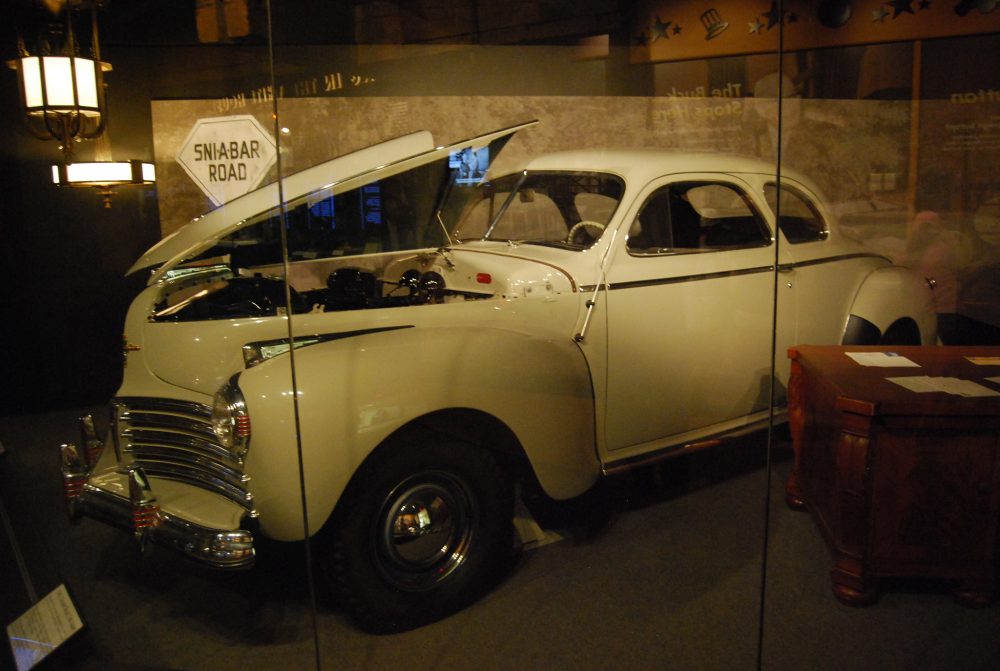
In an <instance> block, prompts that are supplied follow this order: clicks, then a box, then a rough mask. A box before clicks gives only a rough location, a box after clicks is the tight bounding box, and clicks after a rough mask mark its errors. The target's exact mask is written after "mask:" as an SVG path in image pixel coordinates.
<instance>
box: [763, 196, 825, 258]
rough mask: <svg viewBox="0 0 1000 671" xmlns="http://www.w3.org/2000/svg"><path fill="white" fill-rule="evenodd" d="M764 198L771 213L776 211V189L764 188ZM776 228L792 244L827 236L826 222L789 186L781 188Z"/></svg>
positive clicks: (821, 238) (805, 199)
mask: <svg viewBox="0 0 1000 671" xmlns="http://www.w3.org/2000/svg"><path fill="white" fill-rule="evenodd" d="M764 198H766V199H767V204H768V207H770V208H771V212H775V211H776V210H777V202H778V188H777V186H775V185H774V184H767V185H765V186H764ZM778 228H780V229H781V232H782V233H784V234H785V239H786V240H788V242H790V243H792V244H798V243H800V242H817V241H819V240H826V237H827V235H828V234H829V233H828V231H827V228H826V222H825V221H823V217H821V216H820V214H819V211H818V210H817V209H816V207H815V206H814V205H813V204H812V203H811V202H810V201H809V199H808V198H807V197H806V196H805V195H804V194H802V193H800V192H799V191H797V190H796V189H794V188H791V187H789V186H785V185H782V187H781V218H780V220H779V221H778Z"/></svg>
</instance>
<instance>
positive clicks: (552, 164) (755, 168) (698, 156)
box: [524, 148, 813, 188]
mask: <svg viewBox="0 0 1000 671" xmlns="http://www.w3.org/2000/svg"><path fill="white" fill-rule="evenodd" d="M524 168H525V169H527V170H542V171H544V170H581V171H588V172H589V171H599V172H609V173H613V174H616V175H620V176H622V177H624V178H625V180H626V181H641V182H645V181H648V180H650V179H653V178H655V177H659V176H661V175H670V174H675V173H682V172H709V173H711V172H722V173H732V174H738V173H754V174H760V175H774V174H775V173H776V170H777V164H776V163H775V162H772V161H765V160H762V159H759V158H756V157H753V156H743V155H739V154H726V153H714V152H686V151H676V150H670V149H654V148H633V149H627V148H626V149H615V148H598V149H581V150H573V151H561V152H555V153H552V154H547V155H545V156H539V157H537V158H534V159H531V160H530V161H529V162H528V163H527V165H525V166H524ZM781 173H782V175H783V176H785V177H790V178H792V179H794V180H796V181H799V182H803V183H805V184H807V185H810V183H809V180H808V179H806V178H805V177H804V176H803V175H801V173H798V172H797V171H795V170H789V169H788V168H787V167H786V166H782V169H781ZM810 188H813V187H812V185H810Z"/></svg>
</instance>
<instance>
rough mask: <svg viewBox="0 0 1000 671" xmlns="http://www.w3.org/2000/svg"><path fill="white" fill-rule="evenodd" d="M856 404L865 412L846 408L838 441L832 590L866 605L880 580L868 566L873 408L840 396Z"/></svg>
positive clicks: (852, 602)
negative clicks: (850, 410) (836, 519)
mask: <svg viewBox="0 0 1000 671" xmlns="http://www.w3.org/2000/svg"><path fill="white" fill-rule="evenodd" d="M841 404H844V405H852V406H856V409H861V410H863V411H864V413H863V414H855V413H853V412H843V414H842V415H841V420H842V427H841V428H842V430H841V433H840V439H839V441H838V442H837V448H836V449H837V466H836V471H837V472H836V474H835V477H836V479H837V484H836V490H835V491H836V495H835V502H834V505H835V506H836V508H837V510H838V513H839V514H838V515H837V517H838V518H839V524H840V530H839V531H840V533H839V535H838V538H837V540H836V542H835V543H834V547H833V555H834V563H833V569H832V570H831V571H830V581H831V583H832V589H833V594H834V596H836V597H837V598H838V599H839V600H840V601H841V602H843V603H846V604H848V605H851V606H865V605H868V604H870V603H873V602H875V601H876V600H877V599H878V581H877V580H876V579H874V578H873V577H872V576H871V575H870V573H869V568H868V566H867V562H868V560H869V557H868V555H869V551H870V548H869V533H870V530H871V517H870V510H871V500H870V499H871V491H870V481H869V480H870V477H869V476H870V471H871V463H870V460H871V458H872V455H871V451H870V447H871V431H872V416H873V415H874V412H873V411H874V408H872V407H870V406H868V405H867V404H863V403H858V402H854V401H845V399H840V401H839V403H838V405H840V407H841V409H842V410H847V408H844V406H843V405H841Z"/></svg>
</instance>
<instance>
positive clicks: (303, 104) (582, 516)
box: [274, 3, 836, 668]
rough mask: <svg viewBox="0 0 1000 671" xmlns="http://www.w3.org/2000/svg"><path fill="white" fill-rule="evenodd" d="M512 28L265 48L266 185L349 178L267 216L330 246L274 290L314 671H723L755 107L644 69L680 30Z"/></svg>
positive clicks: (757, 310) (745, 552)
mask: <svg viewBox="0 0 1000 671" xmlns="http://www.w3.org/2000/svg"><path fill="white" fill-rule="evenodd" d="M523 4H524V8H525V9H526V10H527V11H529V13H530V14H531V16H535V17H536V18H538V19H539V20H541V18H542V15H544V16H548V17H549V18H548V23H542V24H539V25H538V26H535V27H534V28H532V29H531V30H534V31H542V32H540V33H538V36H537V37H536V38H535V39H534V40H533V41H534V42H535V44H534V45H531V46H529V45H525V44H518V45H515V44H512V43H510V40H518V39H519V38H517V37H513V36H511V37H504V35H507V34H508V31H513V32H512V33H511V35H514V34H516V35H521V36H524V37H526V36H527V35H528V33H527V32H525V31H527V30H528V29H527V28H526V27H524V26H523V25H522V23H521V20H520V19H519V18H517V17H518V16H519V15H518V12H517V8H516V7H511V6H509V5H508V6H505V7H503V8H501V6H500V5H495V4H493V3H474V5H473V6H468V7H458V8H456V7H449V9H448V10H447V11H442V7H440V6H438V5H433V3H428V4H427V5H426V7H421V10H422V11H416V10H415V8H413V7H408V6H399V7H396V6H394V5H386V4H381V3H362V4H360V5H358V6H356V7H355V9H354V14H353V20H354V24H353V25H354V31H355V32H354V34H355V38H356V41H357V42H358V44H357V45H356V46H351V47H344V46H340V45H338V44H337V42H336V39H335V38H333V37H331V36H323V35H318V34H315V33H309V34H308V36H307V35H305V34H301V35H292V34H291V26H292V25H293V23H292V21H291V19H292V17H285V19H284V22H282V21H281V20H278V19H276V21H275V33H276V35H277V34H285V35H286V36H287V38H288V39H287V43H281V42H280V41H279V40H276V44H275V55H274V58H275V71H276V73H281V74H280V75H279V77H278V79H277V81H276V86H277V87H278V88H280V89H281V90H283V93H284V95H283V96H282V97H280V98H279V99H278V100H277V103H276V106H277V110H278V124H279V126H280V127H282V128H284V129H286V131H287V132H284V133H283V134H282V136H281V145H282V150H281V151H282V158H283V169H284V170H285V172H284V174H285V175H286V179H285V180H284V182H285V183H286V184H292V183H294V180H296V176H297V174H301V173H300V171H302V170H309V169H312V168H313V166H319V165H322V164H324V163H325V162H327V161H330V160H331V159H333V158H336V157H342V156H354V157H355V158H357V160H355V159H354V158H352V159H350V160H351V163H350V166H351V167H350V169H347V170H344V171H343V172H339V173H336V174H334V173H331V179H330V180H329V183H328V184H325V185H323V187H322V188H323V190H321V191H319V192H317V193H315V194H313V195H310V196H308V197H306V198H305V200H304V204H294V203H293V204H292V205H291V206H290V208H289V210H288V212H289V215H290V219H292V220H294V219H295V218H296V217H298V216H300V214H301V215H303V216H304V217H306V218H307V219H309V221H311V222H314V223H319V222H320V221H322V222H323V223H322V224H321V225H319V226H318V227H316V229H315V230H316V232H320V231H322V234H323V235H329V233H330V231H332V232H333V233H334V234H336V235H344V236H348V237H349V238H350V237H352V233H351V232H352V231H354V235H353V239H352V242H351V244H349V245H342V246H338V245H336V244H334V245H333V248H334V249H336V250H337V251H336V252H335V253H332V254H331V253H329V252H328V251H323V252H322V253H320V254H318V255H316V256H315V257H310V258H302V259H296V258H292V259H290V268H289V273H288V280H289V284H290V285H291V287H292V288H293V289H294V290H295V291H296V292H298V293H300V294H303V293H308V294H309V295H310V296H313V298H310V299H309V300H308V301H306V302H307V304H309V305H311V306H312V308H311V310H310V311H309V312H307V313H303V312H295V313H294V314H293V315H292V319H291V321H292V329H293V331H294V332H296V333H301V337H302V339H303V340H302V342H303V344H302V346H301V347H297V348H295V349H294V355H295V356H294V359H295V371H296V381H297V384H298V385H299V387H298V391H297V393H298V398H299V403H298V416H297V421H298V424H299V428H300V436H301V441H302V442H301V446H302V450H303V465H304V467H305V468H304V470H305V482H306V492H307V494H308V498H309V502H308V508H307V509H308V511H309V525H310V528H312V529H315V530H316V534H315V536H314V537H313V542H312V543H311V556H312V562H313V568H314V574H315V576H316V583H315V586H316V597H317V604H318V608H317V636H318V640H319V650H320V658H321V664H322V665H323V667H324V668H331V667H332V666H334V665H347V666H359V667H362V668H379V667H382V666H388V665H398V664H400V663H404V662H403V661H402V660H401V658H400V656H399V650H400V649H401V646H402V647H403V648H405V649H406V650H407V653H406V660H405V664H407V665H411V666H440V665H453V666H458V667H465V666H473V665H475V666H483V665H485V666H487V667H490V668H499V667H505V668H510V667H533V666H537V665H538V664H539V663H543V664H545V665H551V666H557V667H574V668H575V667H580V668H592V667H595V666H602V667H608V666H615V667H617V666H621V665H622V664H625V665H626V666H629V667H635V668H645V667H658V666H663V665H665V664H666V665H672V666H679V667H687V666H699V665H702V666H704V665H707V666H718V667H720V668H734V667H735V668H741V667H752V666H753V665H754V664H755V663H756V656H757V640H758V633H759V630H758V620H757V618H756V617H755V616H754V615H748V614H755V613H757V612H758V611H759V609H760V606H761V603H760V594H761V592H760V586H761V575H762V568H763V544H764V538H765V534H764V514H765V507H764V506H763V503H762V502H763V499H764V496H765V492H766V471H765V468H764V463H765V457H766V449H767V440H768V432H767V427H768V423H769V417H770V414H771V413H770V410H769V408H770V405H771V404H770V403H769V398H770V394H771V393H772V390H771V387H770V384H771V375H770V372H769V371H770V369H771V350H772V335H771V334H772V331H773V322H774V319H775V312H774V310H775V306H774V287H773V285H774V267H775V265H776V254H777V253H778V245H777V242H776V240H775V236H776V235H777V231H776V228H775V225H774V219H773V215H772V213H771V211H770V209H769V206H768V202H767V199H766V198H765V196H764V187H765V185H766V184H774V183H775V182H776V167H777V163H776V158H775V157H774V156H773V155H768V154H766V153H762V154H760V155H759V156H757V157H753V156H747V153H748V152H747V147H748V146H749V145H747V143H746V142H747V141H746V138H745V135H746V129H747V127H749V126H751V125H752V126H754V127H756V126H757V125H760V126H761V127H762V129H763V130H761V134H762V137H766V136H767V133H768V128H777V109H778V106H777V104H772V105H771V106H766V105H760V106H759V107H760V109H756V110H753V111H752V115H753V116H752V117H751V108H752V107H753V105H752V104H751V103H750V101H749V98H748V95H747V92H748V87H749V86H750V83H749V79H747V78H748V77H749V75H748V74H747V73H746V72H744V71H743V70H741V68H742V66H740V67H736V66H734V65H733V63H732V59H730V60H728V61H726V63H725V64H723V66H721V67H716V66H715V65H714V64H713V65H711V66H708V65H706V62H705V61H697V62H693V63H682V64H681V66H682V67H680V69H679V70H678V69H676V68H675V69H674V70H669V68H668V70H669V71H664V70H661V68H662V67H663V66H661V65H660V64H657V63H654V62H653V61H652V60H651V59H650V58H649V50H648V49H647V48H646V47H648V45H649V42H650V41H651V40H654V39H655V42H656V43H657V44H659V43H660V42H661V41H662V42H666V40H668V39H670V40H674V41H676V42H678V43H681V42H682V38H684V39H685V40H686V43H688V44H697V42H703V41H705V35H704V32H703V27H702V24H701V23H700V21H699V18H698V17H699V15H700V14H701V13H702V12H703V11H704V10H703V9H702V10H701V11H699V12H695V11H693V10H692V9H691V8H687V9H685V10H684V11H677V12H676V13H675V14H671V15H670V17H669V20H670V21H671V22H672V23H671V30H666V29H664V25H665V24H666V22H667V20H668V16H666V15H663V14H661V15H660V16H656V12H651V13H650V14H649V15H648V16H647V15H646V14H645V13H640V12H638V11H637V12H636V13H632V11H631V10H630V11H629V12H626V13H624V14H622V20H623V21H624V23H621V24H619V25H618V26H617V27H616V28H611V27H610V26H609V24H608V22H607V16H606V13H607V12H608V9H607V7H604V6H600V5H599V3H584V6H580V7H573V8H570V7H568V6H565V7H563V8H562V9H561V10H559V11H558V12H555V10H553V9H546V8H543V7H541V6H540V5H535V4H532V3H523ZM672 11H673V10H672ZM532 12H533V13H532ZM538 12H541V13H542V14H537V13H538ZM546 12H549V13H548V14H546ZM640 14H641V15H640ZM336 16H339V15H337V14H336V10H334V9H331V8H326V7H324V8H320V7H316V8H314V9H312V10H311V14H310V17H309V20H308V21H307V23H309V24H312V25H331V24H333V23H335V22H336V21H335V17H336ZM626 17H627V18H626ZM661 19H662V21H661ZM731 20H733V21H735V20H736V19H735V16H732V18H731ZM673 25H677V26H679V27H681V28H682V31H681V32H673V30H672V28H673ZM581 26H583V27H582V28H581ZM581 31H582V32H581ZM685 31H689V34H690V37H688V36H687V34H686V32H685ZM602 38H603V41H602ZM366 40H371V42H370V43H368V42H366ZM602 42H603V46H601V45H602ZM595 43H596V45H597V46H596V49H595V46H594V45H595ZM753 63H754V68H755V69H754V70H753V72H757V71H758V70H760V71H761V72H762V73H769V72H775V71H777V70H778V69H779V64H778V60H777V57H776V56H775V55H773V54H772V55H758V56H755V57H754V60H753ZM744 69H745V68H744ZM682 88H683V89H685V90H688V89H691V90H701V91H704V92H707V93H703V94H702V95H700V96H679V95H677V94H676V91H677V90H679V89H682ZM768 124H770V126H769V125H768ZM402 142H408V143H413V144H412V145H411V146H412V149H411V151H410V154H409V155H406V154H405V153H404V151H403V150H399V143H402ZM352 152H353V153H352ZM361 152H368V154H367V156H368V157H369V158H367V159H366V160H365V161H364V162H362V160H361ZM286 159H287V162H286ZM338 180H343V184H342V185H341V184H339V183H338ZM355 189H356V190H358V191H359V192H360V193H361V194H362V197H361V199H360V200H358V199H357V198H355V196H354V195H353V194H354V193H355V191H354V190H355ZM805 189H806V187H803V190H805ZM661 193H662V194H669V195H671V196H672V199H671V198H666V199H664V200H663V205H662V206H661V205H660V201H659V200H658V197H657V194H661ZM807 193H811V192H810V191H807ZM297 195H298V192H296V193H295V194H292V197H297ZM328 195H329V196H332V205H326V204H323V205H320V203H326V202H329V201H326V200H324V199H325V198H327V197H328ZM359 203H360V207H359ZM654 208H655V209H657V211H658V216H659V217H660V218H659V219H658V220H656V224H654V221H653V218H652V217H651V216H650V218H649V221H648V222H647V221H646V215H645V214H644V212H647V210H648V211H649V212H652V211H653V209H654ZM331 216H332V217H333V219H334V220H335V225H334V226H333V227H332V228H330V227H329V224H328V223H326V222H327V221H328V220H327V219H324V218H329V217H331ZM341 216H344V217H345V218H347V219H345V221H350V220H352V219H349V218H351V217H354V218H360V219H363V220H364V221H365V222H366V223H365V225H364V228H363V230H362V229H360V228H359V229H344V228H343V227H342V224H341V219H340V217H341ZM331 223H334V222H331ZM657 225H658V226H659V228H657ZM671 235H676V238H677V239H676V240H664V239H662V238H664V236H667V237H669V236H671ZM642 236H648V237H649V241H648V243H647V242H643V244H642V246H641V247H640V246H639V241H640V240H642V239H644V238H643V237H642ZM682 236H683V237H684V239H683V240H682V239H681V238H682ZM654 238H655V239H654ZM290 244H291V245H292V246H291V247H290V251H292V256H293V257H295V256H296V255H295V252H294V243H290ZM323 247H324V249H326V248H328V247H330V245H329V244H327V245H323ZM828 326H830V327H832V328H833V329H834V330H835V329H836V326H835V325H833V323H832V319H831V321H830V324H828ZM782 330H783V331H789V327H786V326H783V327H782ZM829 331H830V328H827V329H826V330H825V331H824V334H825V335H827V336H829ZM314 338H322V339H323V340H322V341H317V342H315V343H312V344H307V343H310V341H311V340H312V339H314ZM777 393H779V394H780V393H781V392H780V391H778V392H777ZM734 510H739V511H742V513H740V514H738V515H733V513H732V511H734ZM486 623H489V624H488V625H487V624H486ZM456 631H462V632H463V634H462V641H463V642H462V643H461V644H460V645H455V644H454V641H455V638H454V635H455V632H456ZM664 632H671V634H670V635H665V634H664ZM362 651H364V652H363V653H362ZM625 651H627V652H625ZM623 655H624V658H623ZM623 659H627V661H623ZM541 660H544V662H543V661H541Z"/></svg>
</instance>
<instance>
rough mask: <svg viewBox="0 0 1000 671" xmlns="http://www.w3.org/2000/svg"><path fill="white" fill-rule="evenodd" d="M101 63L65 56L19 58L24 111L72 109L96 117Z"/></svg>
mask: <svg viewBox="0 0 1000 671" xmlns="http://www.w3.org/2000/svg"><path fill="white" fill-rule="evenodd" d="M102 65H103V64H102V63H100V62H99V61H94V60H91V59H89V58H78V57H73V58H70V57H69V56H44V57H38V56H27V57H25V58H22V59H21V67H20V68H19V70H20V73H21V84H22V86H23V87H24V89H23V90H24V106H25V111H26V112H27V113H28V114H32V115H41V114H44V113H45V112H46V111H49V112H53V111H66V112H76V111H79V112H80V113H81V114H84V115H86V116H92V117H96V116H100V114H101V109H100V97H99V95H98V82H99V80H100V76H99V74H98V68H100V67H102Z"/></svg>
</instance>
